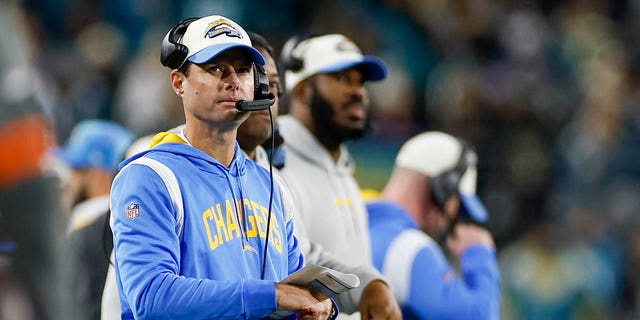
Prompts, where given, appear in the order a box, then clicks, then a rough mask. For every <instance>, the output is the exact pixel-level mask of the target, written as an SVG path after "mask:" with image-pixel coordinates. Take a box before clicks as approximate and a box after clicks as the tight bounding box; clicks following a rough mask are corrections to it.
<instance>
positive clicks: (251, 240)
mask: <svg viewBox="0 0 640 320" xmlns="http://www.w3.org/2000/svg"><path fill="white" fill-rule="evenodd" d="M161 62H162V63H163V65H165V66H167V67H169V68H170V69H172V71H171V74H170V81H171V84H172V87H173V90H174V92H175V93H176V94H177V95H178V96H179V97H181V98H182V102H183V106H184V112H185V119H186V125H185V127H184V128H183V129H182V130H180V131H179V132H177V133H161V134H159V135H157V136H156V137H155V140H154V143H153V145H154V147H153V148H151V149H149V150H148V151H146V152H141V153H138V154H136V155H135V156H133V157H131V158H129V159H128V160H126V161H125V162H123V163H122V164H121V171H120V173H119V174H118V176H117V177H116V178H115V181H114V184H113V189H112V193H111V210H112V221H111V225H112V229H113V233H114V256H115V265H116V278H117V282H118V291H119V294H120V303H121V310H122V313H121V316H122V319H134V318H137V319H143V318H150V319H151V318H152V319H221V318H224V319H258V318H263V317H266V316H268V315H269V314H271V313H272V312H274V311H276V310H288V311H293V312H295V313H297V315H298V316H300V317H302V318H304V319H326V318H329V317H331V316H332V314H335V313H336V309H335V308H333V305H332V303H331V300H329V299H325V300H323V301H318V299H316V298H315V297H314V296H313V295H312V294H311V293H310V291H309V290H308V289H305V288H301V287H297V286H292V285H286V284H282V283H279V281H280V280H282V279H283V278H285V277H286V276H287V275H289V274H291V273H293V272H295V271H296V270H298V269H299V268H300V267H301V266H302V264H303V259H302V255H301V254H300V250H299V248H298V243H297V239H296V238H295V237H294V236H293V232H294V230H293V221H292V217H291V214H290V213H289V212H291V211H290V210H288V206H289V204H290V203H291V200H290V199H288V197H289V196H290V195H289V194H288V193H286V192H285V191H283V190H281V188H283V187H282V186H281V185H280V184H279V183H277V181H276V183H274V184H275V185H274V187H273V190H272V189H271V187H270V186H271V180H270V177H269V172H268V171H267V170H265V169H264V168H262V167H260V166H258V165H257V164H255V162H253V161H250V160H248V159H247V158H246V156H245V154H244V153H243V152H242V151H241V150H240V148H239V146H238V144H237V142H236V133H237V130H238V127H239V126H240V124H241V123H242V122H243V121H244V120H246V119H247V117H248V116H249V113H248V112H246V111H241V110H239V109H244V110H247V108H252V107H254V106H255V105H253V104H248V105H246V106H243V104H242V101H251V102H252V103H253V102H256V103H258V104H260V103H262V102H260V101H258V100H254V97H255V96H256V92H259V91H258V90H256V85H259V88H258V89H260V88H262V87H263V85H262V84H264V83H263V82H262V81H260V82H259V83H258V81H256V85H254V79H256V77H257V76H259V74H258V73H257V69H256V68H257V67H258V66H262V65H263V64H264V58H263V56H262V55H261V54H260V53H259V52H258V51H257V50H255V49H254V48H253V47H252V46H251V41H250V40H249V36H248V35H247V33H246V32H245V31H244V30H243V29H242V27H240V26H239V25H238V24H237V23H235V22H233V21H232V20H230V19H228V18H225V17H222V16H208V17H204V18H199V19H187V20H185V21H183V22H181V23H179V24H178V25H176V26H175V27H174V28H172V29H171V30H170V31H169V33H168V34H167V36H166V37H165V39H164V41H163V44H162V52H161ZM264 85H265V86H267V87H268V82H267V83H266V84H264ZM241 106H242V107H241ZM264 107H268V104H267V105H265V106H264ZM268 221H269V222H270V223H269V222H268ZM266 240H269V241H268V244H267V241H266Z"/></svg>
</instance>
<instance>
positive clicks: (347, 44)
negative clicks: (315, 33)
mask: <svg viewBox="0 0 640 320" xmlns="http://www.w3.org/2000/svg"><path fill="white" fill-rule="evenodd" d="M336 51H338V52H356V53H362V52H360V49H358V46H356V44H355V43H353V42H352V41H351V40H344V41H340V42H338V44H336Z"/></svg>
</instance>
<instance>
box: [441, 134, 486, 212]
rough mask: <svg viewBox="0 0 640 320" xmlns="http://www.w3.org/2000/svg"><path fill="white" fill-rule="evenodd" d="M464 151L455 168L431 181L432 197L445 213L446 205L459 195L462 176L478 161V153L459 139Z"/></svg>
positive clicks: (461, 152)
mask: <svg viewBox="0 0 640 320" xmlns="http://www.w3.org/2000/svg"><path fill="white" fill-rule="evenodd" d="M457 139H458V141H459V142H460V145H461V147H462V150H461V151H460V156H459V157H458V161H457V163H456V165H455V166H453V168H451V169H449V170H447V171H445V172H443V173H441V174H439V175H438V176H436V177H434V178H432V179H431V196H432V199H433V200H434V202H435V203H436V205H437V206H438V208H440V209H441V210H442V211H443V212H444V204H445V202H447V200H448V199H449V198H451V197H452V196H455V195H459V191H458V190H459V185H460V180H462V176H463V175H464V173H465V172H466V171H467V169H468V168H469V166H471V165H475V164H476V162H477V161H478V157H477V155H476V153H475V152H474V151H473V149H471V147H469V145H468V144H467V143H466V142H465V141H464V140H462V139H459V138H457Z"/></svg>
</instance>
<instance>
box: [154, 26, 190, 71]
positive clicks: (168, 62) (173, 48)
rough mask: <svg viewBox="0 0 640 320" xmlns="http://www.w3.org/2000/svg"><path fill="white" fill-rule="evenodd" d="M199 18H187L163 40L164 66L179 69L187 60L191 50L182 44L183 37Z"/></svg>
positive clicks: (161, 61) (161, 53)
mask: <svg viewBox="0 0 640 320" xmlns="http://www.w3.org/2000/svg"><path fill="white" fill-rule="evenodd" d="M198 19H199V18H187V19H184V20H182V21H180V22H179V23H178V24H177V25H175V26H174V27H173V28H171V30H169V32H167V34H166V35H165V36H164V38H163V39H162V48H161V50H160V63H162V65H163V66H165V67H168V68H171V69H178V68H180V67H181V66H182V64H183V63H184V62H185V61H186V60H187V55H188V54H189V48H187V46H185V45H183V44H181V43H180V41H182V36H183V35H184V34H185V32H187V28H188V27H189V24H190V23H191V22H193V21H196V20H198Z"/></svg>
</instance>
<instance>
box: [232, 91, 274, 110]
mask: <svg viewBox="0 0 640 320" xmlns="http://www.w3.org/2000/svg"><path fill="white" fill-rule="evenodd" d="M265 98H266V99H259V100H239V101H237V102H236V109H238V111H258V110H264V109H267V108H269V107H270V106H271V105H272V104H274V103H275V102H276V97H275V96H274V95H273V93H269V94H268V95H267V96H266V97H265Z"/></svg>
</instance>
